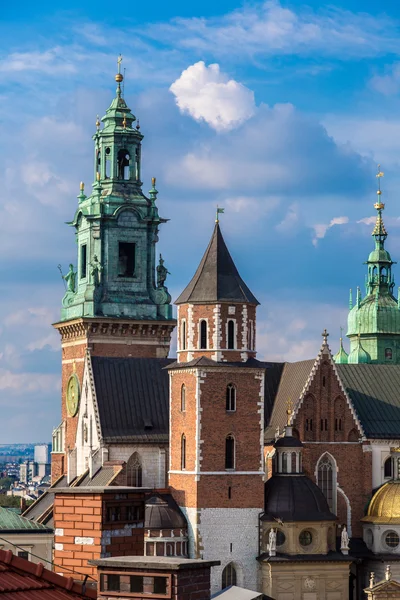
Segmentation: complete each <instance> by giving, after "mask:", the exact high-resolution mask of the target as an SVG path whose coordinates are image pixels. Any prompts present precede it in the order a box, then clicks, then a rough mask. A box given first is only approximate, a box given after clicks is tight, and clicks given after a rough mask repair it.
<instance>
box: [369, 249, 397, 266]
mask: <svg viewBox="0 0 400 600" xmlns="http://www.w3.org/2000/svg"><path fill="white" fill-rule="evenodd" d="M368 262H369V263H377V262H388V263H391V264H392V263H393V261H392V258H391V256H390V254H389V252H388V251H387V250H385V248H375V250H372V252H371V253H370V255H369V256H368Z"/></svg>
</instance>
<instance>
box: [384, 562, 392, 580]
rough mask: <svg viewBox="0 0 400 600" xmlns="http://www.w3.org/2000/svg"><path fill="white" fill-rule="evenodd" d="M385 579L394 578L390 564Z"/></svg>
mask: <svg viewBox="0 0 400 600" xmlns="http://www.w3.org/2000/svg"><path fill="white" fill-rule="evenodd" d="M385 579H386V581H390V580H391V579H392V573H391V571H390V565H387V567H386V571H385Z"/></svg>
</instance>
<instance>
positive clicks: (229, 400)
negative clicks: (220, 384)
mask: <svg viewBox="0 0 400 600" xmlns="http://www.w3.org/2000/svg"><path fill="white" fill-rule="evenodd" d="M226 410H227V411H228V412H234V411H235V410H236V388H235V386H234V385H233V383H230V384H229V385H228V386H227V388H226Z"/></svg>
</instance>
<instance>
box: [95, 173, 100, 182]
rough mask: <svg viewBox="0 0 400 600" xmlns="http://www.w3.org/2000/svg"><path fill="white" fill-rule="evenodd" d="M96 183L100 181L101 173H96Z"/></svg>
mask: <svg viewBox="0 0 400 600" xmlns="http://www.w3.org/2000/svg"><path fill="white" fill-rule="evenodd" d="M96 181H100V173H99V172H98V171H97V173H96Z"/></svg>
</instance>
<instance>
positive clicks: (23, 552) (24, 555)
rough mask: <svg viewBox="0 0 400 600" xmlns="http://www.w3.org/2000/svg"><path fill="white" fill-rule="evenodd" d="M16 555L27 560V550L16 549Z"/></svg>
mask: <svg viewBox="0 0 400 600" xmlns="http://www.w3.org/2000/svg"><path fill="white" fill-rule="evenodd" d="M18 556H19V557H20V558H24V559H25V560H29V552H28V551H27V550H18Z"/></svg>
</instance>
